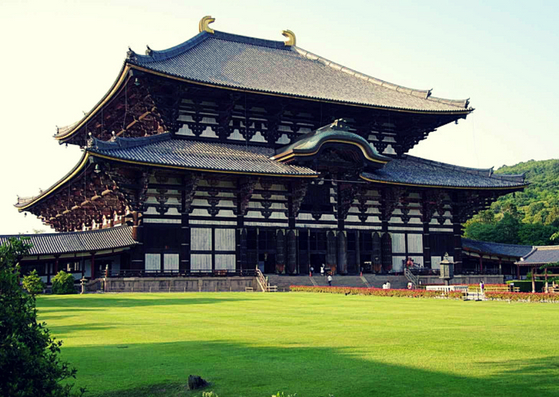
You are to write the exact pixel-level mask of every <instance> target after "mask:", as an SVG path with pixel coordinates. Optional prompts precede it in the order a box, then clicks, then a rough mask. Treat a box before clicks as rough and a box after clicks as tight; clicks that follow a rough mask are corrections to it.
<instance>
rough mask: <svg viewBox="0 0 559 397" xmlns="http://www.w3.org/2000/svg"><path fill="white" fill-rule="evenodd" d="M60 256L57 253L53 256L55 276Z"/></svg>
mask: <svg viewBox="0 0 559 397" xmlns="http://www.w3.org/2000/svg"><path fill="white" fill-rule="evenodd" d="M59 258H60V256H59V255H56V256H55V257H54V272H53V273H54V275H55V276H56V275H57V274H58V259H59Z"/></svg>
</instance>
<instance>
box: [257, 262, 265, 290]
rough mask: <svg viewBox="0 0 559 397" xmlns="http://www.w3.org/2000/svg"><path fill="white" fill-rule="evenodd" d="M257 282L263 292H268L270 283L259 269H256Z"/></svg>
mask: <svg viewBox="0 0 559 397" xmlns="http://www.w3.org/2000/svg"><path fill="white" fill-rule="evenodd" d="M256 281H257V282H258V285H259V286H260V288H261V289H262V292H266V291H267V290H268V282H267V281H266V277H264V275H263V274H262V272H261V271H260V269H258V268H256Z"/></svg>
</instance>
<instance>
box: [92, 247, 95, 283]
mask: <svg viewBox="0 0 559 397" xmlns="http://www.w3.org/2000/svg"><path fill="white" fill-rule="evenodd" d="M91 279H92V280H94V279H95V252H92V253H91Z"/></svg>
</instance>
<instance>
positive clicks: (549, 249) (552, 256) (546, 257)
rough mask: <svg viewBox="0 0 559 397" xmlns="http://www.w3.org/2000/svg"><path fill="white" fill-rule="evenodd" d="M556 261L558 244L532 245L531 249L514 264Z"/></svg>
mask: <svg viewBox="0 0 559 397" xmlns="http://www.w3.org/2000/svg"><path fill="white" fill-rule="evenodd" d="M556 262H559V246H557V245H549V246H541V247H534V248H533V249H532V251H530V252H529V253H527V254H525V256H523V257H522V258H521V259H520V261H518V262H516V264H517V265H521V266H541V265H545V264H548V263H556Z"/></svg>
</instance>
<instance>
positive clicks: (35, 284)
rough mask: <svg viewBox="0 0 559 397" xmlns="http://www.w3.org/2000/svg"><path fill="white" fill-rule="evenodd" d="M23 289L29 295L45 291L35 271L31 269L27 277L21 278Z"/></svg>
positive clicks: (43, 284)
mask: <svg viewBox="0 0 559 397" xmlns="http://www.w3.org/2000/svg"><path fill="white" fill-rule="evenodd" d="M23 288H25V289H26V290H27V292H29V293H30V294H31V295H37V294H40V293H41V292H43V290H44V289H45V283H44V282H43V280H41V278H40V277H39V275H38V274H37V270H35V269H33V271H32V272H31V273H29V275H27V276H25V277H23Z"/></svg>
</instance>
